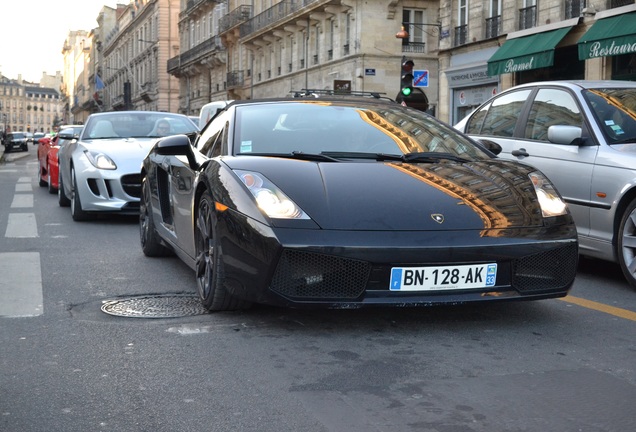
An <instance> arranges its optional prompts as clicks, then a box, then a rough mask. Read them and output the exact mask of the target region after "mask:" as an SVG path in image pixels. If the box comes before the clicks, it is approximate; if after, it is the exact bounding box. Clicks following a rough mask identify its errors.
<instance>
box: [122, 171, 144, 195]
mask: <svg viewBox="0 0 636 432" xmlns="http://www.w3.org/2000/svg"><path fill="white" fill-rule="evenodd" d="M121 187H122V188H123V189H124V192H126V193H127V194H128V195H130V196H131V197H134V198H140V197H141V175H140V174H127V175H125V176H122V178H121Z"/></svg>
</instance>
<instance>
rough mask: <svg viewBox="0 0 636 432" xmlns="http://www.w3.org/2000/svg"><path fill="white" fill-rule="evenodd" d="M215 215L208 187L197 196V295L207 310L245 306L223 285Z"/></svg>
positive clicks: (234, 308)
mask: <svg viewBox="0 0 636 432" xmlns="http://www.w3.org/2000/svg"><path fill="white" fill-rule="evenodd" d="M217 223H218V218H217V214H216V211H215V208H214V200H213V199H212V196H211V195H210V193H209V192H208V191H205V192H204V193H203V195H202V196H201V198H200V199H199V206H198V208H197V216H196V225H195V227H194V241H195V247H196V265H195V268H196V278H197V288H198V291H199V297H200V298H201V302H202V303H203V306H204V307H205V308H206V309H208V310H210V311H226V310H236V309H245V308H246V307H248V306H249V302H246V301H243V300H240V299H237V298H235V297H233V296H232V295H230V293H228V292H227V290H226V289H225V286H224V279H225V277H224V269H223V260H222V259H221V253H222V251H221V247H220V241H219V238H218V235H217Z"/></svg>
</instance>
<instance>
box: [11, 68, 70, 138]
mask: <svg viewBox="0 0 636 432" xmlns="http://www.w3.org/2000/svg"><path fill="white" fill-rule="evenodd" d="M51 82H55V78H54V77H52V76H47V75H44V76H43V82H42V83H41V84H39V85H38V84H37V83H30V82H26V81H23V80H22V77H21V76H18V79H9V78H7V77H5V76H2V75H0V130H3V131H5V132H11V131H23V132H49V131H51V130H53V129H54V128H55V127H56V126H57V125H59V124H60V123H61V120H62V116H63V109H62V100H61V97H60V92H59V89H56V88H50V87H44V86H43V85H42V84H50V83H51Z"/></svg>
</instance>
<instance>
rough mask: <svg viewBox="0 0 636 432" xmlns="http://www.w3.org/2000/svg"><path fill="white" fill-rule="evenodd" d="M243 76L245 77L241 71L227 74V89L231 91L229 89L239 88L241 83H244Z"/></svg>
mask: <svg viewBox="0 0 636 432" xmlns="http://www.w3.org/2000/svg"><path fill="white" fill-rule="evenodd" d="M244 75H245V73H244V71H242V70H239V71H232V72H228V74H227V80H226V81H227V88H228V89H231V88H235V87H241V86H242V85H243V83H244V82H245V77H244Z"/></svg>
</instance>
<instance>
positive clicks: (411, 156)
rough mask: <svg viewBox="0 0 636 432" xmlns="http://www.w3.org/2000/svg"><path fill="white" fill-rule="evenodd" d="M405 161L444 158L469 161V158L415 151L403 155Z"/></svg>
mask: <svg viewBox="0 0 636 432" xmlns="http://www.w3.org/2000/svg"><path fill="white" fill-rule="evenodd" d="M403 158H404V162H438V161H440V160H442V159H445V160H451V161H455V162H462V163H463V162H469V160H468V159H464V158H461V157H459V156H455V155H454V154H451V153H437V152H415V153H407V154H405V155H404V156H403Z"/></svg>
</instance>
